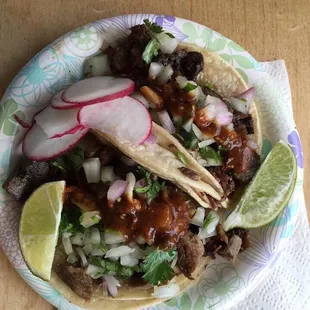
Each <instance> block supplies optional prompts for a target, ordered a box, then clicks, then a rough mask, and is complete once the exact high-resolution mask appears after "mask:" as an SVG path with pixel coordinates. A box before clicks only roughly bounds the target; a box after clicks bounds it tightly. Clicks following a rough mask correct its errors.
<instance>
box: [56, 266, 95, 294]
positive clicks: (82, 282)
mask: <svg viewBox="0 0 310 310" xmlns="http://www.w3.org/2000/svg"><path fill="white" fill-rule="evenodd" d="M56 272H57V274H58V276H59V277H60V278H61V279H62V280H63V281H64V282H65V283H66V284H67V285H68V286H69V287H70V288H71V289H72V290H73V291H74V292H75V293H76V294H77V295H79V296H80V297H82V298H83V299H85V300H90V298H91V296H92V294H93V292H94V290H95V288H96V283H95V281H94V280H93V279H92V277H91V276H89V275H87V274H86V272H85V269H83V268H81V267H74V266H67V265H64V266H58V268H56Z"/></svg>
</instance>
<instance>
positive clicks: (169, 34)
mask: <svg viewBox="0 0 310 310" xmlns="http://www.w3.org/2000/svg"><path fill="white" fill-rule="evenodd" d="M165 34H166V35H167V36H168V37H169V38H171V39H174V38H175V36H174V35H173V34H172V33H170V32H165Z"/></svg>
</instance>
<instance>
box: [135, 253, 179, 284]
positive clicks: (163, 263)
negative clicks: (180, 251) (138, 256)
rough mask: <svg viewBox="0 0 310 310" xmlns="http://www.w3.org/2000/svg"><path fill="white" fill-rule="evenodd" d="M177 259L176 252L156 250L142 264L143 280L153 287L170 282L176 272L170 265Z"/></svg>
mask: <svg viewBox="0 0 310 310" xmlns="http://www.w3.org/2000/svg"><path fill="white" fill-rule="evenodd" d="M175 257H176V250H175V249H172V250H170V251H163V250H159V249H156V250H155V251H153V252H152V253H150V254H149V255H147V256H146V257H145V259H144V261H143V263H142V264H141V269H142V271H143V272H144V275H143V279H144V280H146V281H148V282H149V283H151V284H153V285H158V284H159V283H164V282H165V281H169V280H171V279H172V278H173V276H174V271H173V269H172V268H171V267H170V265H169V264H168V263H169V262H171V261H173V260H174V258H175Z"/></svg>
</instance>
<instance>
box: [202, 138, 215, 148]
mask: <svg viewBox="0 0 310 310" xmlns="http://www.w3.org/2000/svg"><path fill="white" fill-rule="evenodd" d="M213 143H215V140H214V139H207V140H203V141H201V142H199V143H198V146H199V147H200V148H203V147H206V146H209V145H211V144H213Z"/></svg>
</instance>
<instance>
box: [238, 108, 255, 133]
mask: <svg viewBox="0 0 310 310" xmlns="http://www.w3.org/2000/svg"><path fill="white" fill-rule="evenodd" d="M233 125H234V128H235V129H237V128H238V127H239V126H245V128H246V132H247V134H248V135H251V134H253V133H254V125H253V118H252V115H251V114H244V113H241V112H238V111H234V114H233Z"/></svg>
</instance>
